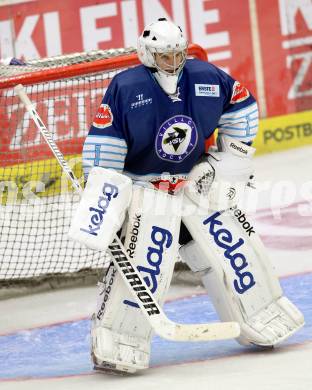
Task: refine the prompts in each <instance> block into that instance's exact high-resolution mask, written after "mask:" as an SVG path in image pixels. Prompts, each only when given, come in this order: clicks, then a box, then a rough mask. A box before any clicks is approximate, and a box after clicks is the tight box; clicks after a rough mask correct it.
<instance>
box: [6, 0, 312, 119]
mask: <svg viewBox="0 0 312 390" xmlns="http://www.w3.org/2000/svg"><path fill="white" fill-rule="evenodd" d="M158 17H167V18H170V19H172V20H173V21H175V22H176V23H177V24H179V25H180V26H181V28H182V29H183V30H184V31H185V32H186V35H187V36H188V39H189V40H190V41H192V42H195V43H198V44H199V45H201V46H202V47H204V48H205V49H206V50H207V52H208V55H209V60H210V61H211V62H214V63H215V64H216V65H217V66H219V67H221V68H223V69H224V70H226V71H227V72H228V73H230V74H231V75H233V77H235V78H237V79H238V80H239V81H240V82H241V83H243V84H245V85H246V86H247V87H248V88H249V89H250V91H251V92H252V93H253V94H254V95H256V97H257V98H258V101H259V105H260V112H261V115H262V117H267V116H268V117H270V116H276V115H282V114H287V113H293V112H296V111H303V110H308V109H310V108H311V107H312V65H311V64H312V50H311V44H312V0H261V1H260V0H236V1H235V2H231V3H229V2H228V1H227V0H106V1H105V0H102V1H98V0H97V1H96V0H66V1H63V0H54V1H53V2H48V1H44V0H24V1H23V0H21V1H19V0H14V1H3V2H1V5H0V57H2V58H4V57H9V56H15V57H18V58H25V59H26V60H27V59H31V58H39V57H46V56H48V57H51V56H56V55H59V54H65V53H72V52H81V51H90V50H93V49H107V48H116V47H129V46H135V45H136V40H137V36H138V35H139V34H140V32H141V31H142V29H143V27H144V25H146V24H147V23H150V22H152V21H154V20H155V19H156V18H158Z"/></svg>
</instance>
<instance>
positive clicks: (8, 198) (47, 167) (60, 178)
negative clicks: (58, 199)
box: [0, 155, 82, 204]
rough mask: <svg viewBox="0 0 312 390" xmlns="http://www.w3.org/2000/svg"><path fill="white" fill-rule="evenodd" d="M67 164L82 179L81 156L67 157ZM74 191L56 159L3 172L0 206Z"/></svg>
mask: <svg viewBox="0 0 312 390" xmlns="http://www.w3.org/2000/svg"><path fill="white" fill-rule="evenodd" d="M66 160H67V162H68V163H69V165H70V167H71V168H72V170H73V171H74V173H75V175H76V176H77V177H78V178H80V177H81V176H82V164H81V156H73V155H72V156H66ZM72 191H73V189H72V186H71V183H70V182H69V180H68V179H67V176H66V174H65V173H64V172H63V171H62V168H61V167H60V165H59V164H58V162H57V161H56V159H55V158H52V159H48V160H41V161H33V162H29V163H24V164H15V165H11V166H7V167H2V168H0V204H14V203H16V201H21V200H27V199H30V198H31V197H32V196H33V195H35V196H39V197H42V196H55V195H59V194H65V193H68V192H72Z"/></svg>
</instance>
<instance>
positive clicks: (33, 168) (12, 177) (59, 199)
mask: <svg viewBox="0 0 312 390" xmlns="http://www.w3.org/2000/svg"><path fill="white" fill-rule="evenodd" d="M189 56H192V57H197V58H200V59H204V60H205V59H206V53H205V51H204V49H202V48H201V47H199V46H197V45H190V47H189ZM138 63H139V60H138V57H137V55H136V51H135V49H134V48H129V49H112V50H106V51H103V50H101V51H94V52H88V53H75V54H71V55H64V56H58V57H54V58H45V59H40V60H33V61H28V63H27V66H4V65H0V129H1V132H0V280H1V281H2V282H12V281H17V280H30V279H33V278H35V277H46V276H50V275H56V274H66V275H68V274H69V275H72V274H74V273H76V272H81V271H83V270H97V269H102V268H103V267H104V266H105V263H107V262H108V261H109V258H108V257H107V256H104V255H103V253H101V252H95V251H91V250H88V249H86V248H85V247H82V246H81V245H79V244H77V243H74V242H73V241H70V240H69V239H68V238H67V232H68V229H69V225H70V221H71V218H72V215H73V212H74V210H75V207H76V204H77V202H78V200H79V199H78V196H77V195H75V194H74V192H73V190H72V187H71V185H70V183H69V182H68V180H67V179H66V177H65V175H64V174H63V173H62V170H61V168H60V167H59V165H58V163H57V161H56V160H55V158H54V156H53V155H52V152H51V151H50V149H49V148H48V146H47V145H46V143H45V141H44V140H43V138H42V137H41V135H40V133H39V131H38V130H37V128H36V126H35V125H34V123H33V122H32V120H31V118H30V116H29V114H28V112H27V111H26V110H25V109H24V107H23V105H22V104H21V103H20V101H19V99H18V97H16V96H15V94H14V90H13V88H14V86H15V85H17V84H20V83H21V84H23V85H24V86H25V88H26V92H27V94H28V95H29V97H30V99H31V101H32V102H33V103H34V104H35V106H36V110H37V111H38V113H39V115H40V117H41V118H42V120H43V122H44V123H45V125H46V126H47V128H48V129H49V130H50V132H51V133H52V136H53V139H54V141H55V142H56V143H57V145H58V147H59V149H60V150H61V152H62V153H63V154H64V156H65V158H66V160H67V161H68V163H69V164H70V166H71V168H72V169H73V171H74V172H75V174H76V175H77V177H78V178H80V180H81V181H82V180H83V179H82V177H83V174H82V159H81V151H82V145H83V142H84V139H85V137H86V135H87V133H88V130H89V126H90V124H91V122H92V119H93V116H94V115H95V113H96V111H97V108H98V106H99V104H100V102H101V100H102V97H103V94H104V93H105V90H106V88H107V86H108V84H109V82H110V80H111V79H112V77H113V76H114V75H115V74H116V73H117V72H120V71H122V70H124V69H126V68H129V67H131V66H134V65H137V64H138Z"/></svg>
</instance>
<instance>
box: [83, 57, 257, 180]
mask: <svg viewBox="0 0 312 390" xmlns="http://www.w3.org/2000/svg"><path fill="white" fill-rule="evenodd" d="M216 128H219V133H224V134H227V135H229V136H232V137H235V138H236V139H238V140H240V141H243V142H251V141H252V140H253V139H254V137H255V135H256V133H257V129H258V108H257V103H256V102H255V99H254V98H253V96H252V95H251V94H250V93H249V91H248V90H247V89H246V88H245V87H244V86H242V85H241V84H240V83H239V82H238V81H235V80H234V79H233V78H232V77H230V76H229V75H227V74H226V73H225V72H223V71H222V70H220V69H219V68H217V67H216V66H214V65H212V64H210V63H208V62H204V61H199V60H196V59H189V60H187V61H186V64H185V66H184V68H183V72H182V74H181V75H180V78H179V82H178V88H177V93H176V94H175V95H167V94H166V93H165V92H164V91H163V89H162V88H161V87H160V86H159V85H158V83H157V81H156V80H155V78H154V77H153V73H152V71H151V70H150V69H148V68H146V67H145V66H143V65H140V66H137V67H135V68H131V69H128V70H126V71H123V72H121V73H119V74H117V75H116V76H115V77H114V78H113V80H112V81H111V83H110V85H109V87H108V89H107V91H106V93H105V96H104V98H103V100H102V103H101V105H100V107H99V109H98V112H97V114H96V116H95V119H94V121H93V123H92V126H91V128H90V131H89V134H88V136H87V137H86V140H85V143H84V147H83V167H84V172H85V175H86V176H87V175H88V172H89V170H90V169H91V167H92V166H102V167H105V168H113V169H116V170H118V171H123V172H124V173H126V174H128V175H129V176H130V177H132V178H133V179H135V180H159V179H160V178H161V177H163V176H162V175H164V174H165V175H173V176H176V177H182V178H184V177H186V176H187V174H188V173H189V172H190V170H191V169H192V167H193V166H194V165H195V164H196V162H197V161H198V160H199V159H200V157H201V156H202V155H203V154H204V153H205V140H207V139H208V138H209V137H210V136H211V134H212V133H213V132H214V131H215V129H216Z"/></svg>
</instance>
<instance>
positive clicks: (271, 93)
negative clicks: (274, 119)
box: [257, 0, 312, 117]
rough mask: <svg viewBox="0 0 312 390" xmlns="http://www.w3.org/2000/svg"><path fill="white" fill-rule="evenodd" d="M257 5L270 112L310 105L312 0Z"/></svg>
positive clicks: (290, 0)
mask: <svg viewBox="0 0 312 390" xmlns="http://www.w3.org/2000/svg"><path fill="white" fill-rule="evenodd" d="M257 9H258V20H259V31H260V37H261V42H260V43H261V49H262V50H261V51H262V66H263V72H264V89H265V98H266V105H267V116H268V117H270V116H275V115H283V114H287V113H293V112H298V111H305V110H309V109H311V108H312V49H311V48H312V46H311V45H312V1H311V0H279V1H271V0H266V1H264V0H262V1H257ZM268 9H269V12H268Z"/></svg>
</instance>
